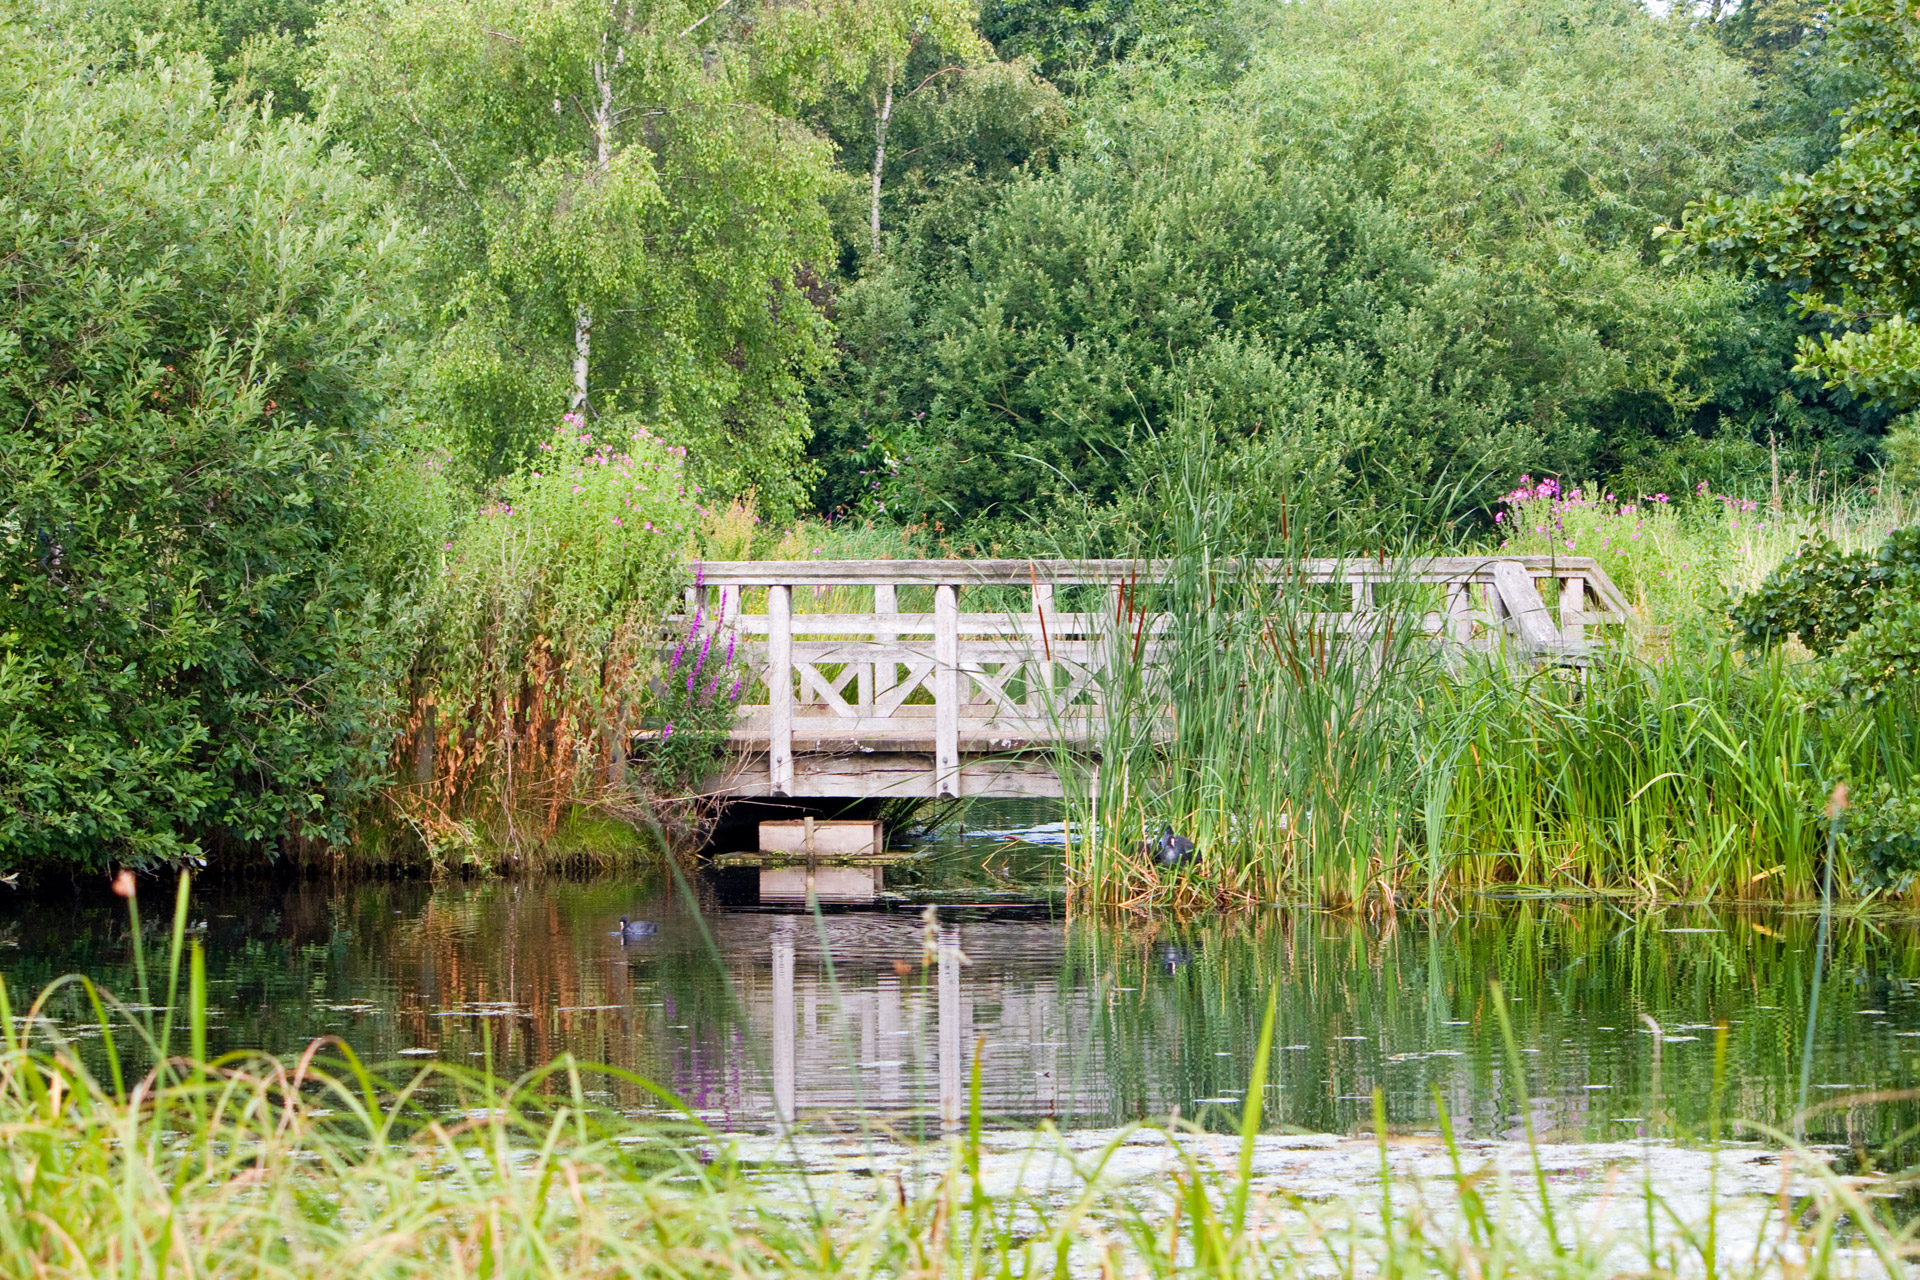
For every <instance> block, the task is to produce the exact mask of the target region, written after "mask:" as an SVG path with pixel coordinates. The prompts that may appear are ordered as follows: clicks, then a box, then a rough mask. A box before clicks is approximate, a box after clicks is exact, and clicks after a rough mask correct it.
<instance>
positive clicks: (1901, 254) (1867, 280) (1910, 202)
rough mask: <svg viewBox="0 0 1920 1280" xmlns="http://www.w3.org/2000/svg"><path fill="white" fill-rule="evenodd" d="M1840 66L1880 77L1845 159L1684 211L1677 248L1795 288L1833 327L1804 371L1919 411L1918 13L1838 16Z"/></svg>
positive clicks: (1815, 342)
mask: <svg viewBox="0 0 1920 1280" xmlns="http://www.w3.org/2000/svg"><path fill="white" fill-rule="evenodd" d="M1832 26H1833V32H1834V35H1833V41H1834V45H1835V50H1836V54H1837V57H1838V58H1839V60H1840V61H1841V63H1842V65H1844V66H1847V67H1850V68H1853V69H1855V70H1856V71H1859V72H1863V73H1866V74H1868V75H1870V76H1871V77H1873V80H1874V87H1873V88H1872V89H1871V91H1869V92H1867V93H1866V94H1865V95H1864V96H1862V97H1861V98H1859V99H1858V100H1857V101H1855V102H1854V103H1853V104H1852V105H1851V106H1850V107H1848V108H1847V110H1846V113H1845V115H1844V117H1843V118H1842V121H1841V129H1840V151H1839V153H1838V154H1837V155H1836V156H1834V158H1833V159H1832V160H1830V161H1828V162H1827V163H1826V164H1825V165H1823V166H1822V167H1821V168H1819V169H1818V170H1816V171H1814V172H1813V173H1810V174H1806V173H1803V174H1792V175H1782V177H1781V180H1780V187H1779V189H1778V190H1777V191H1775V192H1772V193H1770V194H1766V195H1760V196H1749V197H1746V198H1735V197H1732V196H1728V195H1714V196H1709V197H1708V198H1706V199H1704V200H1700V201H1697V202H1695V203H1693V204H1690V205H1689V206H1688V207H1687V210H1686V215H1685V222H1684V228H1683V231H1682V233H1681V235H1680V239H1679V249H1678V252H1679V253H1681V254H1685V253H1698V252H1702V251H1710V252H1714V253H1719V254H1723V255H1725V256H1727V257H1728V258H1730V259H1732V260H1734V261H1735V262H1738V263H1741V264H1743V265H1746V266H1750V267H1752V268H1753V269H1754V270H1756V271H1757V272H1759V273H1760V274H1762V275H1764V276H1767V277H1771V278H1773V279H1776V280H1780V281H1783V282H1785V283H1787V284H1788V285H1789V286H1791V288H1792V289H1793V297H1794V300H1795V301H1796V302H1797V303H1798V304H1799V305H1800V307H1801V308H1802V309H1803V310H1804V311H1805V312H1806V313H1807V314H1808V315H1810V316H1815V317H1818V318H1819V319H1821V320H1822V321H1824V322H1825V323H1826V324H1827V325H1828V326H1829V328H1828V331H1827V332H1824V333H1820V334H1816V335H1808V336H1806V337H1804V338H1802V339H1801V341H1800V345H1799V350H1798V362H1797V365H1796V367H1797V368H1798V369H1799V370H1801V371H1803V372H1805V373H1807V374H1810V375H1813V376H1816V377H1818V378H1820V379H1822V380H1823V381H1824V382H1825V384H1826V385H1827V386H1829V387H1839V388H1844V389H1846V390H1847V391H1850V392H1852V393H1853V394H1855V395H1858V396H1860V397H1862V398H1864V399H1867V400H1870V401H1874V402H1876V403H1880V404H1885V405H1888V406H1891V407H1894V408H1907V407H1910V406H1912V405H1914V404H1916V403H1920V327H1916V326H1915V323H1914V321H1915V319H1916V317H1917V316H1920V218H1917V217H1916V214H1920V134H1917V133H1916V127H1917V126H1920V74H1917V73H1920V67H1916V62H1915V54H1916V51H1920V16H1917V15H1916V14H1915V12H1914V10H1913V9H1912V8H1911V6H1908V5H1905V4H1901V3H1896V2H1895V0H1846V3H1843V4H1841V5H1839V6H1838V7H1837V8H1836V9H1835V10H1834V12H1833V14H1832Z"/></svg>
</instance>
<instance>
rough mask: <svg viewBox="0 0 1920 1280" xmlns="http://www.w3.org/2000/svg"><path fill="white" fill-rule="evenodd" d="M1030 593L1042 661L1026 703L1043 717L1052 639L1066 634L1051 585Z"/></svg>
mask: <svg viewBox="0 0 1920 1280" xmlns="http://www.w3.org/2000/svg"><path fill="white" fill-rule="evenodd" d="M1031 591H1032V593H1033V601H1032V603H1033V617H1032V621H1031V625H1032V626H1033V627H1034V628H1035V629H1037V630H1038V631H1039V632H1040V653H1041V657H1042V659H1043V660H1042V661H1040V662H1036V663H1034V664H1033V665H1032V666H1031V667H1030V668H1029V669H1028V672H1027V699H1026V701H1027V706H1028V707H1029V708H1030V709H1031V710H1032V712H1033V713H1034V714H1035V715H1041V714H1044V713H1045V712H1046V710H1047V702H1048V700H1049V699H1050V698H1051V697H1052V696H1053V638H1054V636H1055V635H1060V636H1061V637H1062V638H1063V639H1064V638H1065V634H1066V633H1063V632H1061V631H1060V617H1059V615H1058V614H1056V613H1054V611H1053V586H1052V584H1051V583H1046V582H1040V581H1037V580H1036V581H1035V582H1034V583H1033V585H1032V587H1031ZM963 621H964V620H963ZM1023 621H1025V619H1023ZM1169 621H1171V619H1169ZM1028 634H1029V635H1031V634H1032V633H1031V632H1029V633H1028Z"/></svg>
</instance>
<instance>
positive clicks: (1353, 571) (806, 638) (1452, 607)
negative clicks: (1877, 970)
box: [681, 556, 1628, 797]
mask: <svg viewBox="0 0 1920 1280" xmlns="http://www.w3.org/2000/svg"><path fill="white" fill-rule="evenodd" d="M1225 571H1227V572H1231V573H1247V574H1251V575H1255V576H1257V577H1259V578H1260V579H1262V580H1265V581H1270V582H1277V583H1295V584H1301V585H1321V586H1334V587H1338V586H1340V585H1345V586H1346V587H1347V588H1348V590H1347V591H1346V592H1344V593H1340V594H1342V595H1344V597H1345V599H1344V603H1345V604H1346V608H1344V609H1335V608H1333V607H1332V605H1333V603H1334V602H1333V601H1332V600H1329V601H1328V602H1327V604H1328V608H1327V610H1326V611H1325V612H1318V611H1316V612H1315V613H1314V614H1313V615H1312V616H1313V618H1314V620H1315V622H1314V625H1315V626H1316V627H1323V628H1325V629H1326V630H1327V631H1329V632H1339V633H1345V634H1348V635H1355V636H1359V637H1362V638H1365V637H1370V636H1372V635H1373V634H1375V631H1376V629H1377V628H1378V627H1380V626H1381V625H1382V623H1383V620H1384V619H1385V618H1387V617H1388V616H1390V611H1388V610H1384V609H1382V608H1381V607H1380V606H1379V605H1378V604H1377V603H1376V599H1375V592H1376V589H1377V588H1380V587H1382V586H1398V585H1405V584H1421V583H1424V584H1430V585H1437V586H1438V587H1439V588H1440V591H1439V593H1438V600H1439V603H1440V608H1438V609H1435V610H1431V611H1428V612H1427V613H1425V615H1424V616H1423V617H1422V619H1421V622H1422V625H1423V626H1424V628H1425V630H1426V631H1427V632H1428V633H1429V634H1430V635H1432V636H1433V637H1434V640H1435V642H1436V643H1438V644H1440V645H1441V646H1442V647H1443V648H1444V649H1453V650H1481V651H1494V652H1499V653H1502V654H1505V655H1506V656H1507V657H1508V658H1509V659H1510V660H1511V661H1513V662H1515V663H1518V664H1538V663H1543V662H1545V663H1559V664H1571V665H1578V664H1581V663H1584V662H1585V661H1586V659H1587V655H1588V652H1589V647H1588V645H1589V642H1588V633H1587V629H1588V628H1589V627H1593V626H1604V625H1609V624H1617V623H1622V622H1624V621H1625V620H1626V617H1627V613H1628V605H1627V602H1626V600H1625V599H1624V598H1623V597H1622V596H1621V594H1620V592H1619V590H1618V588H1616V587H1615V586H1614V584H1613V582H1612V580H1611V579H1610V578H1608V577H1607V574H1606V571H1605V570H1604V569H1602V568H1601V567H1600V566H1599V564H1598V563H1596V562H1595V561H1593V560H1591V559H1588V558H1584V557H1583V558H1571V557H1569V558H1553V557H1526V556H1516V557H1507V558H1495V557H1465V556H1449V557H1432V558H1427V559H1418V560H1397V561H1396V560H1307V561H1297V560H1295V561H1278V560H1274V561H1257V562H1252V563H1249V564H1246V565H1238V564H1235V565H1228V566H1225ZM1170 572H1171V567H1170V566H1169V565H1168V564H1167V563H1166V562H1158V561H1141V560H834V561H806V560H790V561H782V560H773V561H728V562H720V563H709V564H706V565H703V566H701V567H700V574H699V585H697V586H695V587H692V588H689V590H688V593H687V602H686V607H687V614H686V616H685V617H683V618H682V620H681V622H682V625H683V626H693V625H694V624H695V621H696V620H697V626H698V628H699V629H707V630H710V631H712V632H713V633H714V634H715V636H716V638H718V637H720V636H723V635H730V636H731V637H732V640H733V643H734V653H735V659H736V661H737V662H740V663H742V664H743V665H744V669H745V673H746V675H747V679H746V682H745V687H746V688H748V689H750V690H755V693H754V694H752V695H750V696H752V697H757V696H758V692H759V691H761V690H764V692H765V694H766V701H765V702H758V701H748V702H746V703H744V704H743V705H742V706H741V708H740V712H739V718H738V721H737V723H736V725H735V728H734V730H733V732H732V734H731V738H732V745H733V747H734V752H733V758H732V762H731V764H730V766H729V768H728V770H727V771H726V773H724V774H723V775H722V776H720V777H718V778H716V779H714V780H713V783H712V787H713V789H714V790H715V791H717V792H723V793H727V794H732V795H740V796H748V795H773V796H844V797H858V796H926V795H936V796H957V795H1035V794H1042V795H1058V794H1059V787H1060V784H1059V781H1058V779H1057V778H1056V777H1054V774H1053V770H1052V767H1051V764H1050V758H1051V753H1052V752H1053V751H1054V750H1055V749H1056V748H1058V747H1059V746H1061V745H1063V744H1062V742H1061V738H1062V735H1063V734H1076V735H1085V736H1086V738H1087V739H1088V740H1087V741H1084V742H1081V743H1079V744H1074V743H1066V744H1064V745H1069V746H1073V745H1079V746H1081V747H1082V748H1084V749H1088V750H1091V749H1092V748H1093V746H1094V741H1093V740H1094V739H1097V737H1098V724H1099V705H1098V704H1099V697H1100V679H1099V677H1100V673H1101V671H1102V670H1103V669H1104V668H1105V667H1106V665H1107V664H1108V660H1109V656H1110V655H1109V651H1108V646H1109V645H1111V644H1113V643H1114V642H1115V638H1116V636H1118V635H1120V634H1121V633H1122V626H1123V621H1124V624H1125V627H1124V629H1125V633H1126V634H1127V635H1129V636H1130V637H1131V638H1130V640H1129V646H1130V649H1132V650H1135V651H1137V653H1138V655H1139V658H1140V660H1141V661H1142V662H1144V663H1145V664H1147V665H1148V666H1151V665H1152V664H1153V663H1154V662H1155V661H1156V660H1157V658H1158V654H1159V652H1160V639H1159V637H1160V636H1161V635H1162V634H1163V633H1164V631H1165V630H1166V627H1167V625H1168V622H1169V619H1167V618H1166V617H1165V616H1164V615H1152V614H1143V613H1142V612H1141V610H1140V606H1139V601H1140V599H1141V596H1142V594H1143V593H1142V588H1149V587H1151V586H1152V585H1153V584H1156V583H1159V582H1162V581H1164V580H1166V578H1167V575H1168V574H1169V573H1170ZM1547 583H1551V584H1552V592H1551V594H1552V595H1553V596H1554V599H1555V604H1554V606H1553V607H1552V608H1549V606H1548V605H1547V603H1546V597H1545V595H1544V594H1543V592H1542V591H1541V586H1542V584H1547ZM903 588H905V589H919V590H920V591H921V592H922V594H923V595H924V594H925V589H927V588H931V603H932V611H931V612H925V611H916V612H911V613H909V612H902V611H901V609H900V607H899V606H900V593H901V591H902V589H903ZM970 588H974V589H978V588H994V589H997V591H996V594H997V596H998V598H999V603H1001V604H1002V605H1003V606H1006V607H1002V608H999V609H996V610H993V611H986V610H980V611H976V612H972V613H968V612H963V611H962V609H961V593H962V592H963V591H965V590H968V589H970ZM1008 589H1012V590H1011V591H1009V590H1008ZM1063 589H1065V590H1075V589H1078V591H1077V593H1078V594H1080V595H1083V596H1092V597H1093V600H1092V601H1083V602H1082V605H1083V606H1084V605H1085V604H1087V603H1093V604H1094V605H1095V607H1094V608H1091V609H1089V608H1086V607H1080V608H1076V609H1069V610H1066V611H1060V610H1058V609H1057V608H1056V607H1055V601H1056V598H1057V593H1059V592H1060V591H1062V590H1063ZM1089 589H1091V590H1089ZM797 594H798V597H799V598H798V601H797V602H796V595H797ZM796 603H798V604H799V605H800V606H802V607H801V608H800V610H799V611H798V612H796ZM1063 708H1070V709H1071V712H1072V714H1068V715H1063V714H1061V711H1062V709H1063Z"/></svg>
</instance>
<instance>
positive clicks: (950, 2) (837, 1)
mask: <svg viewBox="0 0 1920 1280" xmlns="http://www.w3.org/2000/svg"><path fill="white" fill-rule="evenodd" d="M977 13H978V6H977V5H974V4H971V3H968V2H967V0H811V2H810V3H804V4H795V5H790V6H782V7H778V8H776V9H774V10H773V13H772V15H771V16H772V21H771V22H770V23H769V24H768V28H767V31H766V32H765V33H764V34H763V35H762V37H761V41H762V47H763V49H764V50H765V51H766V52H767V53H768V54H769V55H770V61H771V64H772V67H773V68H774V69H776V77H777V79H778V80H779V81H780V82H781V85H782V89H783V92H784V96H786V97H787V98H788V99H789V100H798V99H803V98H804V97H809V96H813V95H816V94H818V93H820V92H822V91H823V90H824V89H826V88H827V87H829V86H832V85H836V84H844V85H848V86H851V87H853V88H855V89H857V90H858V91H860V92H861V93H863V94H864V95H865V97H866V99H867V102H868V105H869V110H870V113H871V114H870V117H869V118H870V119H871V121H872V124H873V145H872V149H871V151H870V153H869V154H870V155H871V156H872V163H871V165H870V167H869V171H868V179H869V180H868V192H869V197H868V211H869V213H868V228H869V236H870V244H871V246H872V254H873V257H874V259H875V260H878V259H879V257H880V255H881V247H880V193H881V186H882V183H883V182H884V180H885V177H886V168H887V134H888V131H889V130H890V128H891V127H892V124H893V112H894V105H895V104H894V94H895V91H896V90H898V89H901V88H905V86H904V85H903V83H902V77H904V76H905V75H906V73H907V69H908V68H909V67H910V66H911V65H912V64H913V62H914V55H915V53H917V52H918V51H919V50H920V49H921V48H922V46H923V45H924V46H927V47H930V48H933V49H937V50H939V51H940V54H941V57H940V59H939V65H936V66H935V67H933V68H931V69H927V68H922V69H921V74H919V76H918V79H917V81H916V83H915V84H914V85H913V87H912V88H910V89H907V90H906V93H905V94H904V95H903V96H904V97H908V98H911V97H914V96H916V95H918V94H920V93H922V92H924V91H926V90H927V89H929V88H931V87H933V86H935V85H936V83H937V82H939V81H940V80H942V79H943V78H946V77H950V76H956V75H963V74H964V73H965V72H966V70H967V65H968V64H969V63H970V62H977V61H978V60H979V59H980V56H981V54H982V53H983V52H985V49H986V46H985V43H984V42H983V41H982V40H981V39H980V36H979V34H978V33H977V32H975V31H974V29H973V22H974V18H975V16H976V14H977Z"/></svg>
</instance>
